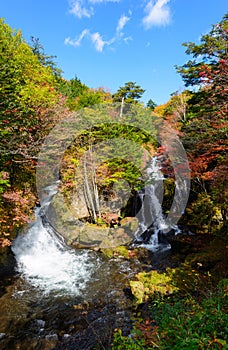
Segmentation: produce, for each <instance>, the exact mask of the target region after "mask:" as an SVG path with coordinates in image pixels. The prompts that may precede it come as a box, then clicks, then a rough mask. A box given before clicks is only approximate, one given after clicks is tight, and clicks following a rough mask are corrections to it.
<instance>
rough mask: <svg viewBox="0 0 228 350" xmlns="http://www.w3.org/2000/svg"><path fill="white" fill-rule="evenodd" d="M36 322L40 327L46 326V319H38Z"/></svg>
mask: <svg viewBox="0 0 228 350" xmlns="http://www.w3.org/2000/svg"><path fill="white" fill-rule="evenodd" d="M36 323H37V325H38V326H39V327H40V328H44V326H45V321H44V320H36Z"/></svg>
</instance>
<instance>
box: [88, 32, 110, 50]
mask: <svg viewBox="0 0 228 350" xmlns="http://www.w3.org/2000/svg"><path fill="white" fill-rule="evenodd" d="M90 36H91V40H92V43H93V44H94V46H95V49H96V50H97V51H98V52H102V51H103V48H104V46H105V45H106V44H107V42H105V41H104V40H103V39H102V36H101V35H100V33H98V32H96V33H93V34H90Z"/></svg>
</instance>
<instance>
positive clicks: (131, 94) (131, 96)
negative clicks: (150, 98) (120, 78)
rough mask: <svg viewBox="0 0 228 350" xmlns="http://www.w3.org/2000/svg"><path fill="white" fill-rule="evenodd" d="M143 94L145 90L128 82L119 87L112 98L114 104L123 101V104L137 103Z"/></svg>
mask: <svg viewBox="0 0 228 350" xmlns="http://www.w3.org/2000/svg"><path fill="white" fill-rule="evenodd" d="M144 92H145V90H144V89H142V88H141V86H139V85H136V83H133V82H132V81H129V82H127V83H125V85H124V86H122V87H120V88H119V89H118V90H117V92H116V93H115V94H113V95H112V97H113V101H114V102H122V100H123V99H124V102H125V103H137V102H138V100H139V99H140V98H141V96H142V95H143V93H144Z"/></svg>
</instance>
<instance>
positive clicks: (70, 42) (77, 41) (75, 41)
mask: <svg viewBox="0 0 228 350" xmlns="http://www.w3.org/2000/svg"><path fill="white" fill-rule="evenodd" d="M88 34H90V33H89V31H88V29H84V30H83V31H82V32H81V34H80V35H79V37H78V38H77V39H71V38H69V37H68V38H66V39H65V40H64V44H65V45H71V46H74V47H78V46H80V45H81V41H82V39H83V38H84V37H85V36H86V35H88Z"/></svg>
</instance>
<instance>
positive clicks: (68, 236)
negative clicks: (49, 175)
mask: <svg viewBox="0 0 228 350" xmlns="http://www.w3.org/2000/svg"><path fill="white" fill-rule="evenodd" d="M45 221H46V222H47V223H48V224H49V225H51V226H52V227H53V228H54V230H55V231H56V232H57V233H58V234H60V235H61V236H62V237H63V238H64V240H65V242H66V244H67V245H69V246H73V247H75V248H90V249H95V250H98V249H100V248H102V249H103V248H114V247H117V246H120V245H125V244H129V243H130V242H132V240H133V239H134V233H135V231H136V229H137V227H138V220H137V219H136V218H134V217H131V218H124V219H123V220H122V221H121V226H119V227H117V228H109V227H104V226H103V227H102V226H100V227H99V226H96V225H92V224H89V223H84V222H82V221H80V220H79V219H78V217H77V214H75V212H74V210H72V207H71V206H68V205H67V203H66V201H65V199H64V197H63V196H62V194H61V193H58V194H57V195H56V196H55V197H54V198H53V200H52V202H51V204H50V205H49V208H48V210H47V212H46V213H45Z"/></svg>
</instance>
